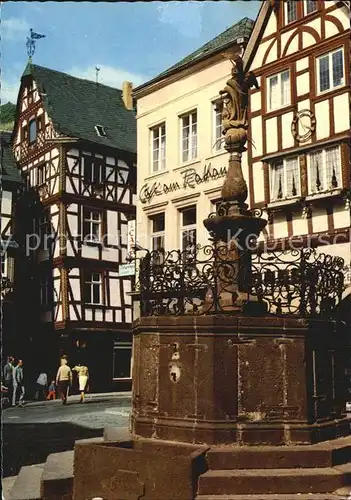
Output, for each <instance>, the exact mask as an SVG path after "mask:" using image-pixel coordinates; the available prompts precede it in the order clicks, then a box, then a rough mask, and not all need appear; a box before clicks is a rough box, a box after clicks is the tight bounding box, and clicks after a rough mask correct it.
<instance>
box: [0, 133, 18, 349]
mask: <svg viewBox="0 0 351 500" xmlns="http://www.w3.org/2000/svg"><path fill="white" fill-rule="evenodd" d="M0 141H1V149H0V155H1V156H0V165H1V185H0V188H1V189H0V200H1V256H0V258H1V334H2V335H1V339H2V346H3V352H4V353H6V354H7V355H11V352H13V349H14V348H15V346H16V334H17V331H16V326H15V314H16V311H15V300H14V273H15V267H14V262H15V257H16V252H17V251H18V243H17V242H16V239H15V237H14V232H15V227H14V221H15V218H14V214H15V207H16V200H17V196H18V193H19V191H20V189H21V186H22V182H21V176H20V174H19V172H18V169H17V167H16V164H15V161H14V159H13V155H12V148H11V132H9V131H1V132H0Z"/></svg>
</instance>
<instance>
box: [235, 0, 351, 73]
mask: <svg viewBox="0 0 351 500" xmlns="http://www.w3.org/2000/svg"><path fill="white" fill-rule="evenodd" d="M286 5H287V4H286V2H278V1H271V0H270V1H265V2H263V4H262V7H261V9H260V12H259V14H258V17H257V20H256V23H255V26H254V29H253V31H252V34H251V37H250V40H249V43H248V45H247V47H246V50H245V53H244V64H245V68H246V69H248V68H250V69H251V70H255V69H256V68H260V67H262V66H265V65H267V64H269V63H272V62H275V61H277V60H280V59H282V58H284V57H287V56H290V55H293V54H298V53H299V52H301V51H303V50H305V49H308V48H309V47H313V46H314V45H316V44H318V43H320V42H322V41H326V40H328V39H332V38H335V37H337V36H338V35H341V34H343V33H345V32H347V31H349V30H350V20H349V6H348V2H338V1H334V0H332V1H325V2H323V3H322V8H321V9H319V10H317V11H314V12H311V13H309V14H306V1H305V0H303V1H301V2H298V3H297V5H298V9H297V20H296V21H295V22H291V23H290V24H289V23H287V19H286V17H287V11H286V9H287V7H286Z"/></svg>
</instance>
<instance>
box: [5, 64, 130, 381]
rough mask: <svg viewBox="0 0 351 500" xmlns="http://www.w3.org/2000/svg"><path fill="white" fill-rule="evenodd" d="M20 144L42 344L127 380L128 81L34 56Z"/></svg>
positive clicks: (24, 92) (100, 376) (16, 141)
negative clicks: (55, 66) (122, 267)
mask: <svg viewBox="0 0 351 500" xmlns="http://www.w3.org/2000/svg"><path fill="white" fill-rule="evenodd" d="M13 153H14V156H15V159H16V161H17V164H18V166H19V167H20V170H21V172H22V174H23V176H24V177H25V182H26V185H27V189H26V196H27V198H26V199H23V200H22V205H21V209H22V212H21V214H19V215H18V218H19V220H21V228H22V235H23V234H25V235H26V237H25V242H24V243H25V246H26V257H27V264H28V263H30V265H27V266H23V273H24V275H26V279H27V281H31V283H33V282H35V288H34V289H33V290H32V293H33V295H34V296H35V302H36V304H37V323H36V326H35V327H34V328H35V329H37V330H38V331H35V332H33V336H36V339H37V341H36V346H37V350H36V352H37V354H38V355H39V352H40V353H41V354H40V355H41V356H45V357H46V358H47V357H48V356H49V355H50V353H51V359H54V360H55V361H53V363H56V362H57V361H58V358H59V354H60V353H61V354H62V353H65V354H68V356H69V359H70V363H78V362H80V361H81V362H84V363H86V364H87V365H88V367H89V369H90V374H91V383H92V388H93V390H107V389H109V388H111V387H112V386H114V387H117V386H119V387H120V388H128V387H130V382H131V347H132V338H131V321H132V309H131V299H130V296H129V295H128V293H129V292H130V290H131V278H130V277H120V276H119V273H118V266H119V264H120V263H121V262H124V261H125V259H126V253H127V223H128V220H129V219H133V218H134V217H135V207H134V205H133V197H134V194H135V184H136V167H135V162H136V125H135V114H134V111H133V109H132V99H131V84H130V83H128V82H126V85H124V90H123V91H121V90H118V89H115V88H112V87H108V86H106V85H103V84H100V83H96V82H92V81H88V80H83V79H79V78H75V77H72V76H70V75H68V74H65V73H61V72H58V71H54V70H51V69H48V68H44V67H41V66H37V65H34V64H31V63H30V64H28V66H27V68H26V70H25V71H24V74H23V76H22V80H21V87H20V91H19V96H18V102H17V119H16V124H15V129H14V134H13ZM28 206H30V207H31V209H28ZM26 211H27V212H28V213H27V218H26V217H25V212H26ZM25 220H26V222H24V221H25ZM24 267H27V269H24ZM28 268H31V271H30V272H29V274H28V272H26V271H27V270H28ZM19 279H21V276H20V277H19ZM21 289H22V290H23V289H24V283H23V281H22V284H21ZM23 300H25V294H24V296H23ZM55 366H56V365H55ZM55 366H54V367H55ZM54 367H53V366H50V367H46V369H47V370H49V371H50V370H52V368H54Z"/></svg>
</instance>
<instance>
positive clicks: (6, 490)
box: [1, 476, 17, 500]
mask: <svg viewBox="0 0 351 500" xmlns="http://www.w3.org/2000/svg"><path fill="white" fill-rule="evenodd" d="M16 479H17V476H9V477H3V478H1V489H2V496H3V500H9V498H10V492H11V490H12V487H13V485H14V484H15V481H16Z"/></svg>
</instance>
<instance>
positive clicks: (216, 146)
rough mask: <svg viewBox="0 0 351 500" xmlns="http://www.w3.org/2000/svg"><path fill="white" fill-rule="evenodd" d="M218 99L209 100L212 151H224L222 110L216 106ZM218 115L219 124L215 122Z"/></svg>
mask: <svg viewBox="0 0 351 500" xmlns="http://www.w3.org/2000/svg"><path fill="white" fill-rule="evenodd" d="M220 102H221V100H220V99H217V100H215V101H212V102H211V105H212V137H213V139H212V151H213V152H214V153H218V152H221V151H224V147H223V146H224V140H223V139H224V136H223V134H222V131H223V126H222V112H221V111H220V109H219V108H218V105H219V103H220ZM218 116H219V117H220V125H218V124H217V117H218ZM218 130H219V137H217V132H218Z"/></svg>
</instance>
